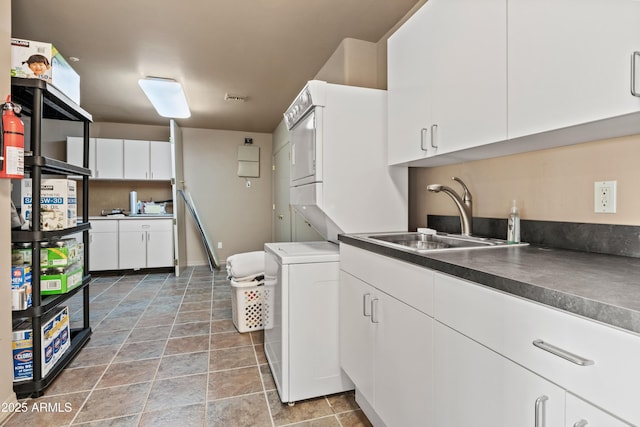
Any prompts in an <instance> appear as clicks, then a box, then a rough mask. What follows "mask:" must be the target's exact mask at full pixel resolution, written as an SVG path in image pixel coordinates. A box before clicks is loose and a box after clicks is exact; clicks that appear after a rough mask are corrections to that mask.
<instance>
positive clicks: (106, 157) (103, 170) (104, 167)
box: [95, 138, 124, 179]
mask: <svg viewBox="0 0 640 427" xmlns="http://www.w3.org/2000/svg"><path fill="white" fill-rule="evenodd" d="M123 176H124V143H123V141H122V140H121V139H104V138H97V139H96V171H95V177H96V178H99V179H122V178H123Z"/></svg>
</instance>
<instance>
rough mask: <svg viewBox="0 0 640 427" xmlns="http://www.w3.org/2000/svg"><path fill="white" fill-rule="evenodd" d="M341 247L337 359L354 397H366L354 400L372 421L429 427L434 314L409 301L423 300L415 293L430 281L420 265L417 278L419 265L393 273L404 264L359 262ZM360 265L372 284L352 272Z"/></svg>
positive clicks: (355, 253) (356, 270)
mask: <svg viewBox="0 0 640 427" xmlns="http://www.w3.org/2000/svg"><path fill="white" fill-rule="evenodd" d="M348 249H351V248H348ZM346 252H347V253H345V251H341V255H340V257H341V258H340V262H341V269H342V271H341V272H340V356H341V357H340V360H341V365H342V368H343V369H344V371H345V372H346V374H347V375H348V376H349V378H350V379H351V380H352V381H353V382H354V384H355V385H356V389H357V399H358V398H360V399H362V398H364V399H365V402H362V401H359V403H360V404H361V406H362V407H363V410H364V411H365V413H366V414H367V416H368V417H369V418H370V420H371V421H372V423H373V424H374V425H376V426H378V425H386V426H388V427H392V426H424V427H428V426H431V425H432V424H431V416H432V412H433V370H432V367H433V332H432V329H433V319H432V318H431V317H430V316H428V315H427V314H425V313H424V312H422V311H420V310H418V309H417V308H415V307H414V306H412V305H410V304H413V303H414V302H415V303H417V304H418V305H421V304H425V301H424V298H421V297H422V295H420V293H421V292H422V291H423V290H424V288H429V287H430V285H431V283H430V282H429V280H428V279H427V280H425V278H424V275H425V273H426V272H427V270H424V269H420V270H422V273H423V274H422V277H421V278H420V277H419V278H418V280H419V281H420V282H423V283H419V282H416V280H415V279H414V277H416V275H415V273H416V272H417V271H418V270H414V271H410V272H409V274H404V275H403V274H400V275H399V276H397V275H396V273H397V272H399V271H397V269H398V268H400V269H401V268H402V267H401V266H400V265H401V264H404V263H401V262H396V263H393V262H392V263H390V264H387V263H384V262H383V263H378V262H377V261H390V259H388V258H386V259H385V258H384V257H380V258H377V259H374V260H371V261H373V263H371V262H365V264H362V263H360V262H359V261H358V259H357V258H358V257H360V256H361V255H362V253H360V252H359V251H350V250H348V251H346ZM354 257H355V258H354ZM365 260H366V259H365ZM396 264H397V265H396ZM407 267H409V265H407ZM362 268H368V269H369V270H370V273H371V274H373V275H374V276H372V277H373V280H371V281H372V282H374V283H372V284H370V283H367V282H365V281H363V280H361V279H360V278H357V277H355V276H354V275H353V274H352V273H355V274H358V272H359V271H361V270H362ZM362 275H363V276H365V275H366V273H365V274H362ZM385 276H387V277H389V278H394V277H395V278H394V279H392V280H385ZM378 280H381V281H384V283H383V282H378ZM385 287H395V288H396V289H399V290H400V292H399V293H400V294H402V298H403V299H404V300H400V299H398V298H397V295H390V294H389V293H387V292H385V291H382V290H381V289H380V288H385ZM413 287H415V288H417V289H418V292H416V293H415V294H413V293H412V292H411V288H413Z"/></svg>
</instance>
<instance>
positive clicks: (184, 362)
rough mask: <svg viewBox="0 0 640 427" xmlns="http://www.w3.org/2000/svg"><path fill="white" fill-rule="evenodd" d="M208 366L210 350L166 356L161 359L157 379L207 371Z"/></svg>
mask: <svg viewBox="0 0 640 427" xmlns="http://www.w3.org/2000/svg"><path fill="white" fill-rule="evenodd" d="M208 368H209V352H206V351H203V352H200V353H185V354H178V355H175V356H164V357H163V358H162V360H161V361H160V367H159V368H158V373H157V374H156V379H163V378H171V377H181V376H184V375H193V374H201V373H206V372H207V371H208Z"/></svg>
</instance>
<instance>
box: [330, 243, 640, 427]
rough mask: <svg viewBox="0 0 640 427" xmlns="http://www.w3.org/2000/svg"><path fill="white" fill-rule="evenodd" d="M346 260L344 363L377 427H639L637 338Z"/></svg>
mask: <svg viewBox="0 0 640 427" xmlns="http://www.w3.org/2000/svg"><path fill="white" fill-rule="evenodd" d="M340 251H341V253H340V259H341V270H342V272H341V284H340V285H341V293H340V296H341V300H340V316H341V317H340V343H341V363H342V367H343V369H344V370H345V372H346V373H347V375H349V376H350V378H351V380H352V381H353V382H354V384H355V385H356V391H357V393H356V399H357V400H358V399H360V400H359V402H361V403H362V405H361V406H362V407H363V410H364V411H365V413H366V414H367V416H369V417H370V418H371V420H372V422H373V423H374V425H376V426H385V425H386V426H387V427H394V426H405V425H420V426H427V427H428V426H436V427H451V426H467V425H473V426H487V427H500V426H502V427H513V426H518V427H562V426H566V427H600V426H602V427H604V426H606V427H623V426H627V427H628V426H632V425H639V424H640V405H638V404H637V395H638V394H637V382H638V380H640V364H639V363H638V357H640V337H639V336H638V335H636V334H633V333H629V332H626V331H622V330H618V329H615V328H613V327H610V326H606V325H603V324H600V323H597V322H595V321H591V320H589V319H585V318H582V317H579V316H576V315H574V314H571V313H567V312H564V311H561V310H558V309H555V308H551V307H547V306H544V305H541V304H539V303H535V302H532V301H528V300H525V299H523V298H519V297H515V296H512V295H509V294H506V293H503V292H499V291H496V290H494V289H491V288H488V287H485V286H483V285H479V284H477V283H473V282H469V281H466V280H463V279H459V278H457V277H453V276H450V275H447V274H443V273H440V272H435V271H434V270H431V269H428V268H425V267H421V266H419V265H416V264H412V263H408V262H405V261H400V260H397V259H394V258H392V257H386V256H383V255H380V254H376V253H373V252H370V251H367V250H364V249H360V248H356V247H354V246H350V245H348V244H344V243H342V244H341V246H340ZM374 301H377V302H374ZM421 304H425V305H424V306H421ZM385 305H388V306H389V307H390V310H389V311H385V310H381V308H382V307H384V306H385ZM376 310H377V311H376ZM431 316H432V317H431ZM385 322H388V323H390V324H391V325H392V326H390V327H389V328H388V329H386V330H385V329H383V328H385V327H381V326H382V325H383V324H384V323H385ZM389 335H393V337H392V338H390V336H389ZM381 347H385V348H384V349H383V348H381ZM405 390H407V391H408V392H407V393H405ZM363 400H364V401H363Z"/></svg>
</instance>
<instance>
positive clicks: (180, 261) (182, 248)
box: [169, 120, 187, 276]
mask: <svg viewBox="0 0 640 427" xmlns="http://www.w3.org/2000/svg"><path fill="white" fill-rule="evenodd" d="M169 127H170V130H171V134H170V141H171V168H172V175H171V176H172V177H173V178H172V180H171V191H172V194H173V247H174V257H175V260H176V262H175V267H176V268H175V273H176V276H179V275H180V272H181V271H183V270H184V269H185V268H186V267H187V241H186V228H185V207H184V200H183V199H182V196H181V195H180V194H178V191H180V190H184V163H183V161H182V129H180V127H179V126H178V124H177V123H176V122H175V120H171V121H170V126H169Z"/></svg>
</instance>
